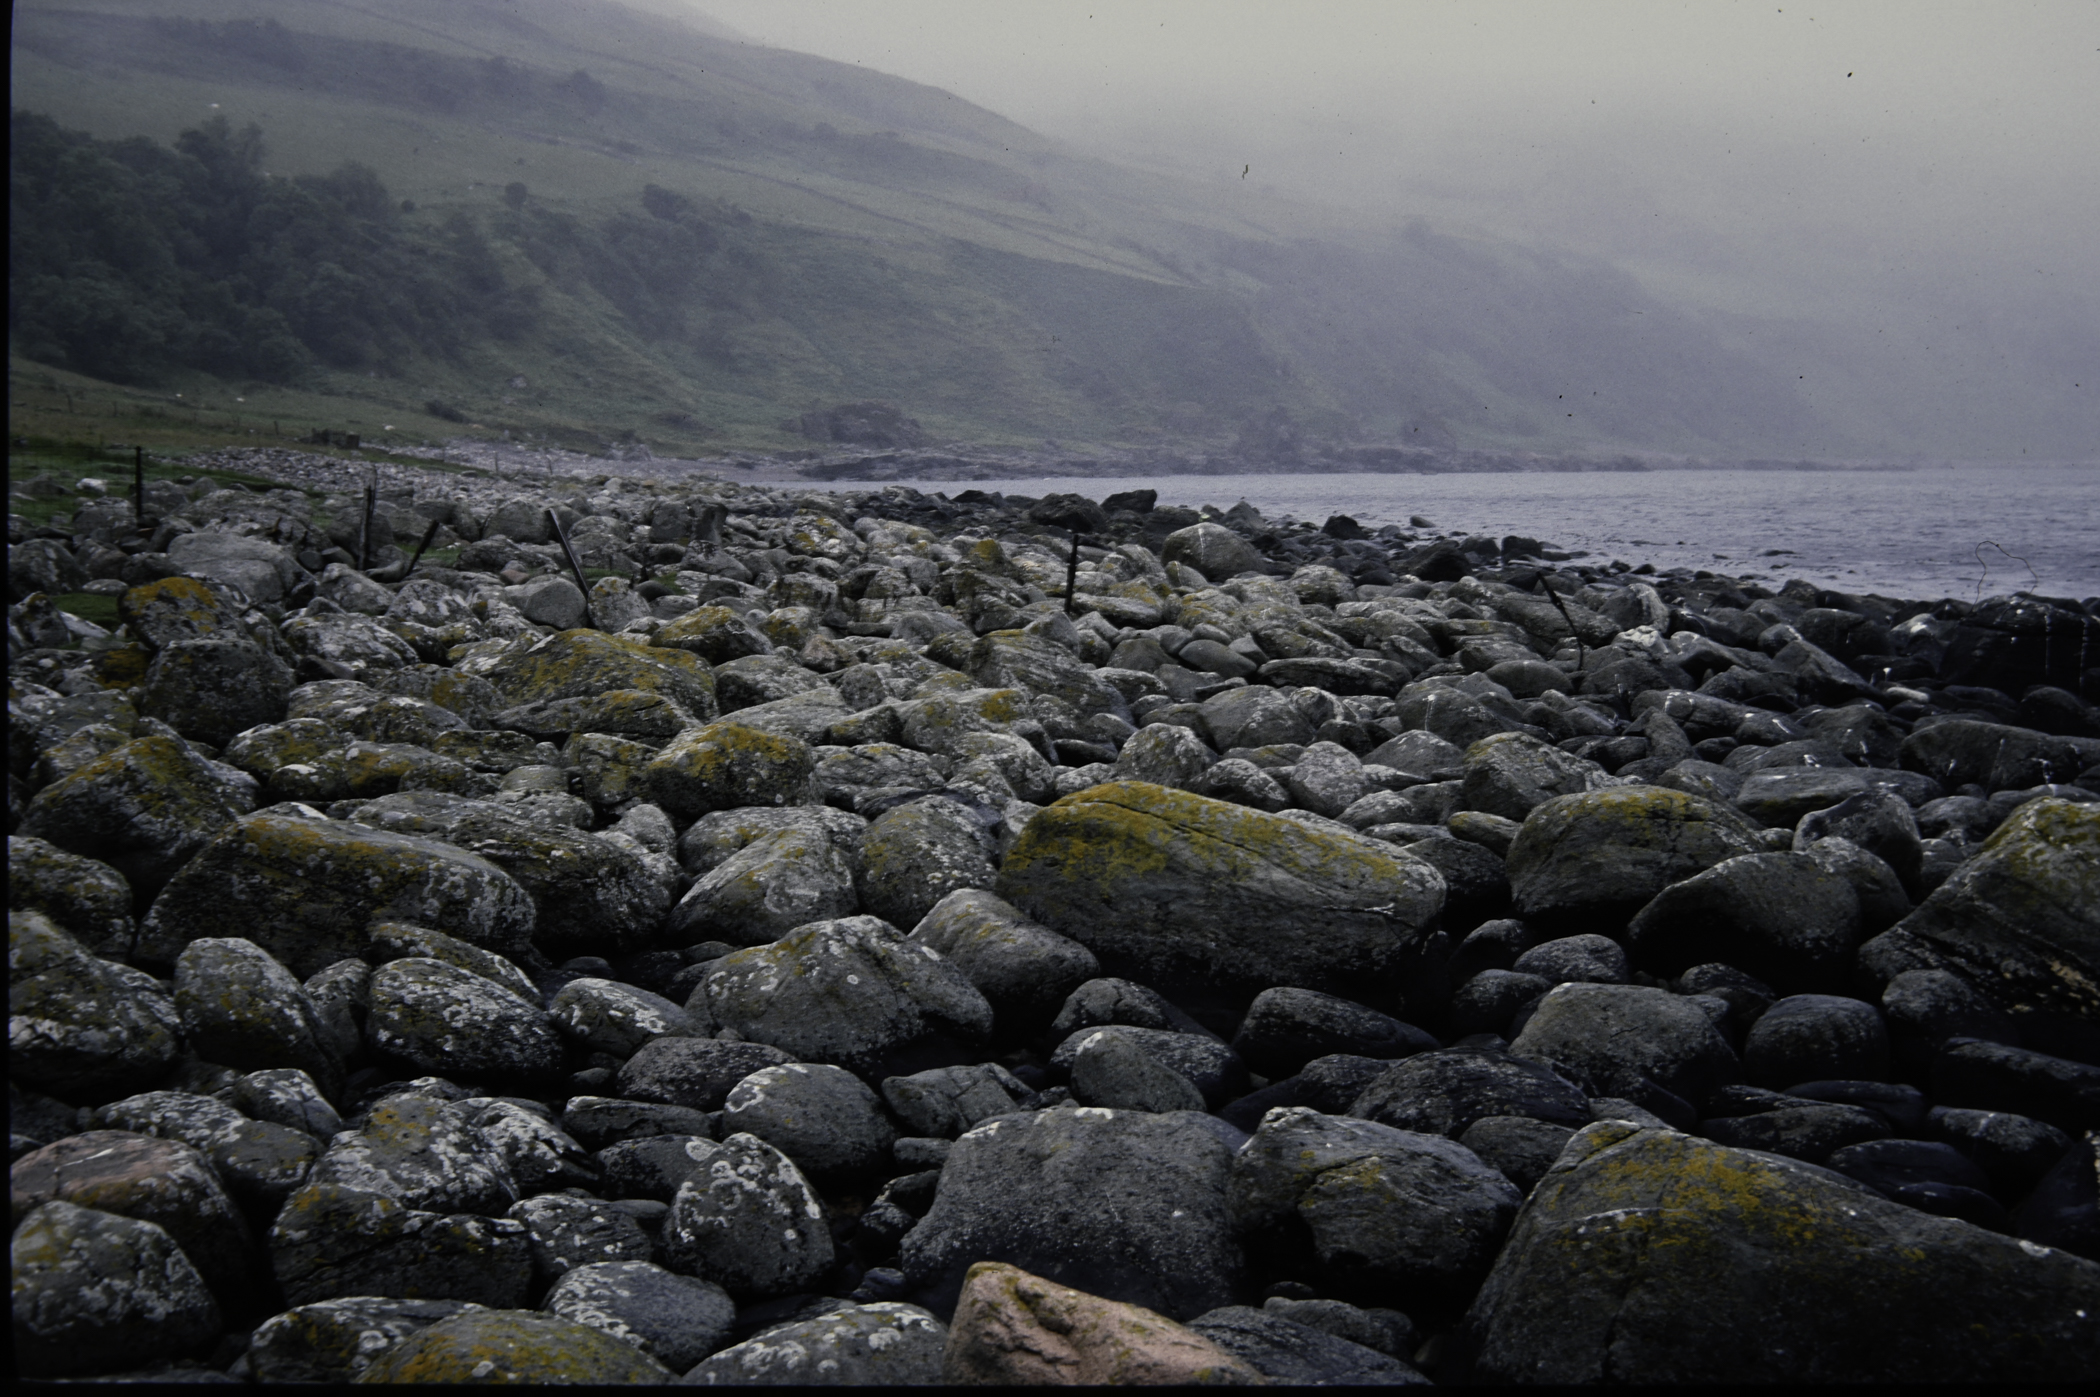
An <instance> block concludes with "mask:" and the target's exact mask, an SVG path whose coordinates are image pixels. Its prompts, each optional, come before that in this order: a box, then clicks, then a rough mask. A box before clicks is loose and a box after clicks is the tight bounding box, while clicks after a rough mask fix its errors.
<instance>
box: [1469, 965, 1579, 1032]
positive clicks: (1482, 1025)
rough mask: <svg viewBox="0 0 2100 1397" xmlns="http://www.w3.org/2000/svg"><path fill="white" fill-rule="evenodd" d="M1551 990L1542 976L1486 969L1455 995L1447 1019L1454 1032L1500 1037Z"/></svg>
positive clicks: (1549, 983)
mask: <svg viewBox="0 0 2100 1397" xmlns="http://www.w3.org/2000/svg"><path fill="white" fill-rule="evenodd" d="M1552 988H1553V982H1552V981H1550V980H1548V979H1547V978H1546V977H1545V976H1543V975H1527V974H1524V973H1523V972H1521V971H1516V970H1483V971H1481V972H1480V973H1479V974H1477V975H1474V976H1472V977H1471V978H1469V979H1468V980H1467V981H1466V982H1465V983H1464V984H1463V985H1460V986H1459V987H1458V989H1457V991H1456V992H1454V993H1453V994H1452V996H1451V1003H1450V1006H1449V1009H1448V1011H1447V1014H1446V1017H1447V1020H1448V1022H1449V1024H1450V1027H1451V1030H1452V1031H1453V1032H1454V1033H1458V1034H1467V1033H1495V1034H1501V1033H1503V1032H1504V1031H1505V1030H1507V1029H1508V1028H1509V1026H1510V1024H1511V1021H1512V1020H1513V1019H1514V1018H1515V1016H1516V1014H1517V1012H1518V1011H1519V1010H1520V1009H1522V1008H1524V1007H1525V1006H1526V1005H1528V1004H1535V1003H1537V1002H1538V1001H1539V1000H1541V999H1543V998H1544V997H1545V994H1546V991H1548V990H1550V989H1552Z"/></svg>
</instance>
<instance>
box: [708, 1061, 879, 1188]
mask: <svg viewBox="0 0 2100 1397" xmlns="http://www.w3.org/2000/svg"><path fill="white" fill-rule="evenodd" d="M722 1130H723V1131H724V1132H725V1133H728V1132H735V1131H742V1132H744V1133H746V1134H749V1135H755V1136H757V1137H758V1138H759V1139H761V1140H763V1141H765V1142H766V1143H767V1144H769V1145H771V1146H772V1147H773V1148H774V1149H776V1150H779V1151H780V1152H781V1153H782V1154H784V1155H786V1156H787V1157H788V1158H789V1159H792V1160H793V1161H795V1165H796V1167H797V1168H799V1169H801V1170H802V1172H803V1173H805V1174H807V1175H808V1176H809V1177H811V1178H813V1179H819V1180H822V1181H824V1182H826V1183H835V1182H837V1181H840V1180H858V1179H863V1178H866V1177H867V1176H869V1175H870V1174H872V1173H873V1172H874V1171H875V1170H877V1169H879V1168H880V1167H882V1166H883V1165H886V1164H887V1163H889V1156H890V1146H891V1144H892V1143H894V1142H895V1141H896V1138H897V1130H896V1127H894V1126H892V1125H891V1124H890V1122H889V1118H888V1117H887V1116H886V1115H884V1113H883V1109H882V1098H880V1097H878V1096H877V1095H876V1094H875V1093H874V1092H873V1091H871V1090H869V1089H868V1086H867V1084H866V1083H865V1082H863V1081H861V1080H860V1078H858V1077H856V1076H854V1075H853V1074H852V1073H851V1072H848V1071H846V1070H845V1069H844V1068H842V1067H832V1066H830V1065H828V1064H825V1063H802V1062H796V1063H789V1064H787V1065H785V1066H779V1067H761V1068H759V1069H758V1071H756V1072H753V1073H752V1074H751V1075H750V1076H748V1077H746V1078H744V1080H742V1081H741V1082H738V1083H737V1084H736V1085H735V1086H734V1087H731V1088H730V1090H729V1095H728V1096H727V1097H725V1098H724V1099H723V1102H722Z"/></svg>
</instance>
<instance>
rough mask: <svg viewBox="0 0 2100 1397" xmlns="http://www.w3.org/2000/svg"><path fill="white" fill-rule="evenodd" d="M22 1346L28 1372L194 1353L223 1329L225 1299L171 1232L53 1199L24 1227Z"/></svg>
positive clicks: (117, 1367)
mask: <svg viewBox="0 0 2100 1397" xmlns="http://www.w3.org/2000/svg"><path fill="white" fill-rule="evenodd" d="M12 1250H13V1256H14V1289H13V1296H12V1302H11V1308H12V1310H13V1312H14V1352H15V1363H16V1370H17V1372H18V1373H19V1375H20V1376H22V1377H27V1378H56V1377H73V1376H83V1375H88V1374H94V1373H110V1372H119V1371H122V1370H123V1369H126V1368H129V1367H133V1366H135V1365H138V1364H142V1363H148V1362H152V1361H154V1360H163V1359H167V1358H171V1357H185V1356H188V1355H190V1354H193V1353H195V1352H197V1351H199V1350H200V1349H202V1348H203V1347H204V1346H205V1345H207V1344H209V1343H210V1342H211V1340H212V1338H213V1337H214V1336H216V1335H217V1334H218V1332H219V1321H220V1311H219V1306H218V1303H217V1302H216V1301H215V1300H214V1299H213V1298H212V1294H211V1291H210V1290H209V1289H208V1288H207V1287H206V1285H205V1283H204V1280H203V1278H202V1277H201V1276H199V1275H198V1273H197V1270H196V1268H195V1267H194V1266H192V1265H191V1264H190V1261H189V1258H188V1257H186V1256H185V1255H184V1254H183V1251H182V1248H181V1247H180V1246H179V1245H177V1244H176V1242H175V1240H174V1239H173V1238H171V1237H170V1236H169V1235H168V1234H167V1232H166V1231H164V1230H163V1229H162V1228H161V1227H159V1226H158V1225H156V1224H155V1223H152V1222H148V1221H145V1220H143V1219H138V1218H129V1217H119V1216H117V1215H115V1214H113V1213H106V1212H102V1211H100V1210H98V1209H94V1208H85V1207H81V1206H79V1205H77V1204H73V1203H65V1202H51V1203H46V1204H44V1205H43V1206H42V1207H39V1208H37V1209H36V1210H35V1211H33V1212H31V1213H30V1214H29V1216H27V1217H26V1218H24V1219H23V1220H22V1221H21V1223H20V1224H19V1225H18V1226H17V1227H16V1228H15V1232H14V1240H13V1247H12Z"/></svg>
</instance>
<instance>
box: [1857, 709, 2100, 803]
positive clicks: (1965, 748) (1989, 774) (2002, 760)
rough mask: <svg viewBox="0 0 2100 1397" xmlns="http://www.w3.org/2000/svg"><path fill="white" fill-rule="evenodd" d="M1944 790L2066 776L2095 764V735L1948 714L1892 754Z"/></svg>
mask: <svg viewBox="0 0 2100 1397" xmlns="http://www.w3.org/2000/svg"><path fill="white" fill-rule="evenodd" d="M1898 759H1899V760H1900V761H1901V762H1902V763H1903V768H1904V770H1906V771H1917V772H1923V773H1924V774H1925V775H1927V776H1930V777H1932V778H1934V779H1935V780H1937V781H1938V782H1939V783H1940V784H1941V785H1943V786H1945V787H1946V788H1947V789H1948V790H1950V791H1951V790H1953V789H1955V788H1956V787H1958V786H1968V785H1978V786H1982V787H1983V788H1984V789H1985V790H1988V791H2019V790H2025V789H2026V788H2028V787H2029V786H2041V785H2048V784H2051V783H2055V782H2063V781H2070V780H2073V779H2075V778H2076V777H2077V776H2078V774H2079V773H2080V772H2082V771H2085V770H2086V769H2088V768H2089V767H2092V766H2094V765H2096V764H2100V738H2090V737H2053V736H2051V735H2049V734H2048V733H2041V732H2036V731H2034V730H2033V729H2032V728H2015V727H2007V726H2005V725H2004V724H2001V723H1982V722H1977V721H1976V720H1974V719H1971V718H1949V719H1946V720H1944V721H1941V722H1937V723H1934V724H1932V725H1931V726H1930V727H1918V728H1915V729H1913V730H1912V732H1911V734H1910V736H1908V737H1906V738H1904V739H1903V747H1902V749H1901V752H1900V754H1899V758H1898Z"/></svg>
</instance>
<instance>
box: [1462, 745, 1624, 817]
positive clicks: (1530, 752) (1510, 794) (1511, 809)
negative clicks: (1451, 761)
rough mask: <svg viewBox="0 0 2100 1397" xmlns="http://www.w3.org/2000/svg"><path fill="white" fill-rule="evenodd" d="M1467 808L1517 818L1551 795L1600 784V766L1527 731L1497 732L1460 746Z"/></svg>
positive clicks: (1602, 779) (1602, 785) (1602, 774)
mask: <svg viewBox="0 0 2100 1397" xmlns="http://www.w3.org/2000/svg"><path fill="white" fill-rule="evenodd" d="M1463 780H1464V782H1465V786H1464V788H1463V792H1462V795H1461V799H1462V800H1463V801H1464V803H1465V808H1466V809H1468V810H1480V811H1485V812H1486V813H1487V814H1490V815H1500V816H1501V817H1502V818H1504V819H1506V820H1522V819H1523V818H1524V817H1525V816H1526V815H1529V814H1530V813H1531V812H1532V811H1533V810H1535V809H1537V808H1538V807H1539V806H1541V805H1543V804H1545V803H1546V802H1547V801H1549V800H1551V799H1553V797H1555V796H1565V795H1578V794H1580V793H1582V792H1584V791H1594V790H1599V789H1604V788H1605V787H1606V782H1607V780H1608V778H1607V777H1606V775H1605V771H1604V768H1603V767H1601V766H1598V765H1597V764H1596V763H1595V762H1592V761H1586V760H1584V759H1583V758H1581V757H1578V756H1575V755H1574V754H1572V753H1569V752H1563V751H1561V750H1560V749H1559V748H1558V747H1554V746H1551V745H1549V744H1547V743H1544V742H1541V741H1539V739H1537V738H1535V737H1532V736H1530V735H1529V734H1527V733H1520V732H1500V733H1496V734H1494V735H1493V736H1491V737H1483V738H1481V739H1480V740H1479V741H1478V742H1475V743H1474V744H1473V745H1472V746H1470V747H1468V748H1467V749H1466V755H1465V776H1464V778H1463Z"/></svg>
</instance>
